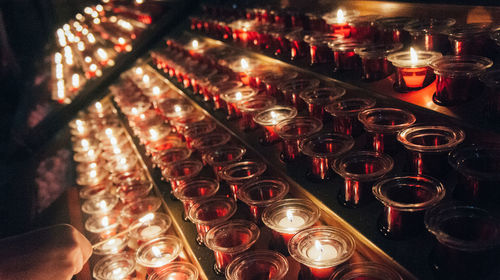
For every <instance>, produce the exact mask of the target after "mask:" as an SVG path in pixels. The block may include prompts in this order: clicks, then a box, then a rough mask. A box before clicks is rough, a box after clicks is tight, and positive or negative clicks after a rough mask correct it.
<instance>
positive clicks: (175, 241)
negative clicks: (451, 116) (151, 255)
mask: <svg viewBox="0 0 500 280" xmlns="http://www.w3.org/2000/svg"><path fill="white" fill-rule="evenodd" d="M158 243H160V244H164V243H171V244H170V246H166V247H165V248H168V249H169V251H171V252H172V253H169V254H168V258H166V259H164V260H162V262H161V263H158V262H154V261H151V260H147V259H146V258H145V256H144V254H145V253H147V252H148V250H151V249H152V248H153V247H154V248H158V247H157V246H156V247H155V245H154V244H158ZM182 248H183V244H182V241H181V239H180V238H179V237H177V236H175V235H164V236H162V237H159V238H155V239H153V240H150V241H148V242H146V243H144V244H142V245H141V246H140V247H139V248H138V249H137V251H136V255H135V256H136V257H135V259H136V262H137V263H138V264H140V265H142V266H145V267H162V266H164V265H166V264H168V263H170V262H171V261H173V260H175V259H176V258H177V257H178V256H179V254H180V253H181V252H182ZM162 255H163V254H162Z"/></svg>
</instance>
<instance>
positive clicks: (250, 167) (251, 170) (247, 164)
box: [219, 161, 267, 200]
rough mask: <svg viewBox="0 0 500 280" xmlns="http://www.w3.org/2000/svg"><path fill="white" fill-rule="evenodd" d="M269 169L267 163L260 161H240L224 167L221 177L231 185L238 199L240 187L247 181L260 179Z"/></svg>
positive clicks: (233, 193)
mask: <svg viewBox="0 0 500 280" xmlns="http://www.w3.org/2000/svg"><path fill="white" fill-rule="evenodd" d="M266 170H267V165H266V164H265V163H262V162H259V161H240V162H235V163H232V164H229V165H226V166H224V167H223V168H222V170H221V171H220V173H219V175H220V178H221V179H222V180H224V181H226V183H227V184H228V185H229V187H230V188H231V193H232V195H233V198H234V200H237V199H238V196H237V193H238V189H239V188H240V187H241V186H243V185H244V184H245V183H247V182H250V181H252V180H256V179H258V178H259V177H260V176H262V174H264V172H266Z"/></svg>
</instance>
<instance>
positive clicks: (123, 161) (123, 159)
mask: <svg viewBox="0 0 500 280" xmlns="http://www.w3.org/2000/svg"><path fill="white" fill-rule="evenodd" d="M118 162H119V163H120V164H123V165H125V164H127V159H126V158H124V157H120V159H119V160H118Z"/></svg>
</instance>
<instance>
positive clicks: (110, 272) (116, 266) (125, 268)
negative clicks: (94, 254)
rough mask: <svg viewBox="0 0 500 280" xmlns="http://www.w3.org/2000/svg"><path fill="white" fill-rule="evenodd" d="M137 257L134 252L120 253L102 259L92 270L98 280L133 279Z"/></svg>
mask: <svg viewBox="0 0 500 280" xmlns="http://www.w3.org/2000/svg"><path fill="white" fill-rule="evenodd" d="M135 266H136V263H135V257H134V255H133V254H132V253H130V252H126V253H120V254H113V255H109V256H105V257H103V258H102V259H100V260H99V261H98V262H97V263H96V264H95V265H94V269H93V271H92V276H93V277H94V278H95V279H97V280H108V279H131V278H134V277H135Z"/></svg>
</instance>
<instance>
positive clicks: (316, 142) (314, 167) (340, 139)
mask: <svg viewBox="0 0 500 280" xmlns="http://www.w3.org/2000/svg"><path fill="white" fill-rule="evenodd" d="M353 146H354V139H353V138H352V137H351V136H349V135H345V134H339V133H320V134H316V135H313V136H311V137H309V138H305V139H303V140H302V141H300V144H299V149H300V151H301V152H302V154H304V155H306V156H307V158H308V167H307V168H306V169H307V173H306V176H307V177H308V178H309V179H310V180H313V181H326V180H329V179H330V175H331V171H330V166H331V164H332V163H333V161H334V160H335V159H337V158H338V157H340V156H341V155H343V154H345V153H346V152H348V151H349V150H351V149H352V147H353Z"/></svg>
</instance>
